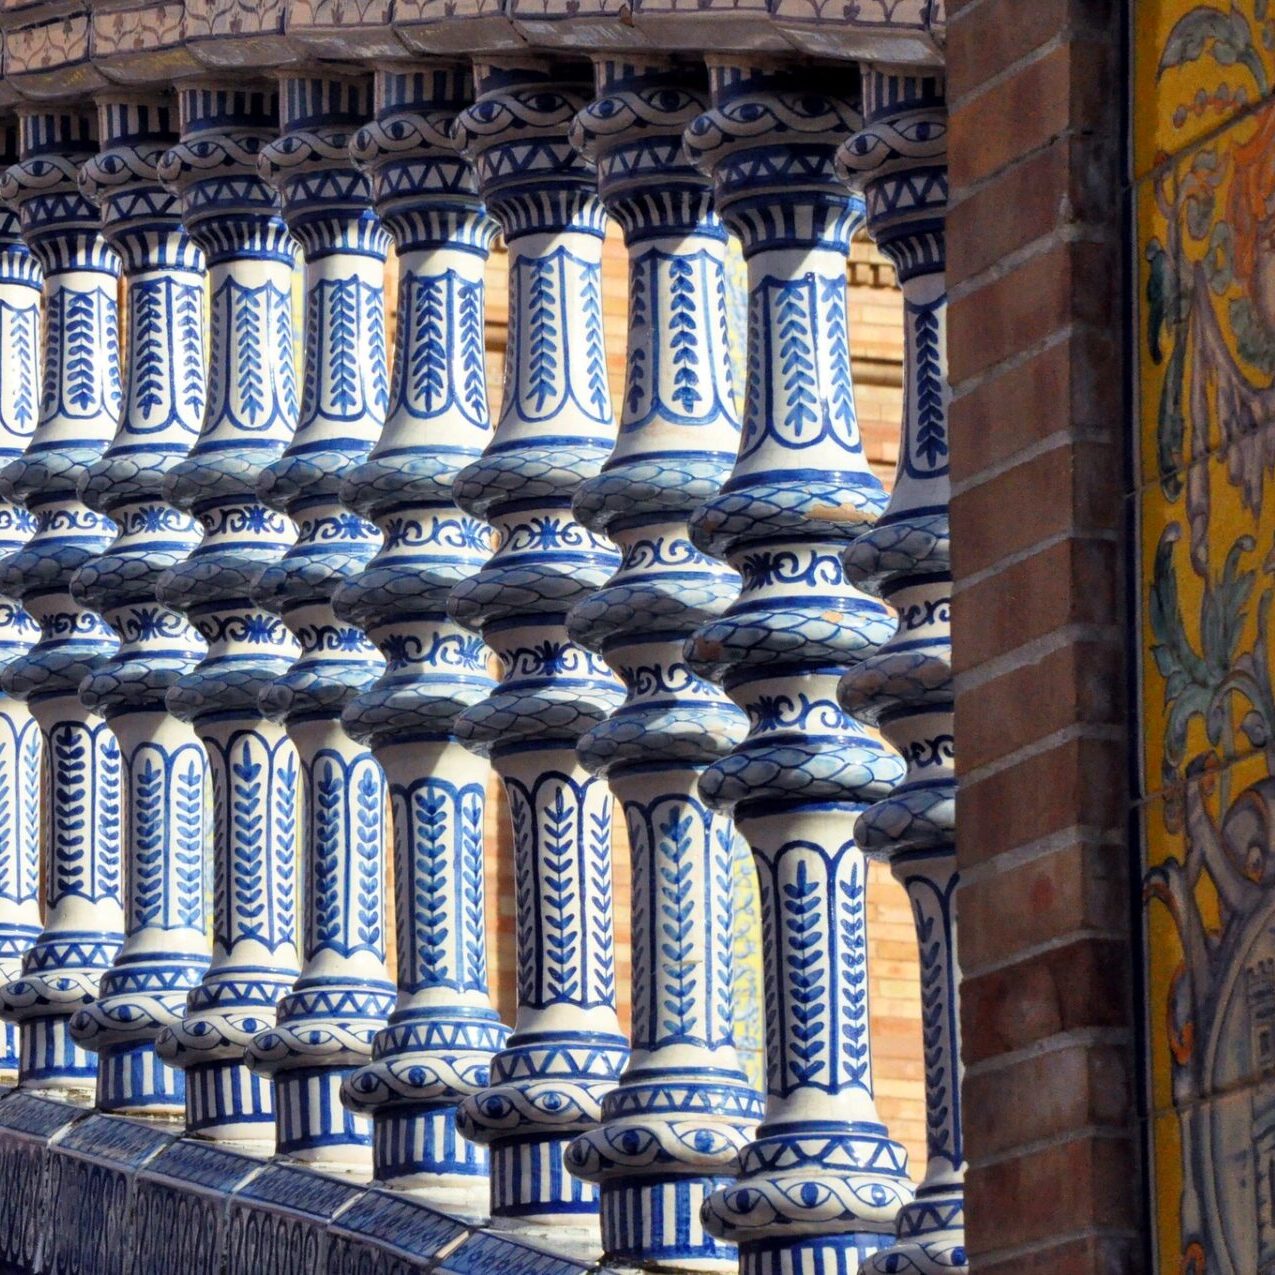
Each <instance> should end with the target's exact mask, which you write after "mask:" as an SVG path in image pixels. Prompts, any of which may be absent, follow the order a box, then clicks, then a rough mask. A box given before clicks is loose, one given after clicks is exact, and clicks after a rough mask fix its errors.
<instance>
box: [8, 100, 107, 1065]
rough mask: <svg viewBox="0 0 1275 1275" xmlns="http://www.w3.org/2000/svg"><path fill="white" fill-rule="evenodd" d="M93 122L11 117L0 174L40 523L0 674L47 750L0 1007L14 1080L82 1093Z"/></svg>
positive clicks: (24, 470)
mask: <svg viewBox="0 0 1275 1275" xmlns="http://www.w3.org/2000/svg"><path fill="white" fill-rule="evenodd" d="M94 125H95V121H94V119H93V118H92V116H90V115H83V114H79V113H77V112H74V111H70V110H63V111H50V112H48V113H44V112H33V113H30V114H26V115H24V116H23V117H22V124H21V128H22V138H21V154H22V159H21V161H20V162H19V163H18V164H15V165H14V166H13V167H11V168H10V169H9V170H8V172H7V173H6V174H5V175H4V178H3V180H2V181H0V198H3V199H4V200H5V202H7V203H8V204H10V206H12V207H14V208H16V209H17V211H18V214H19V218H20V221H21V225H22V234H23V238H24V239H25V241H26V243H27V245H28V247H29V248H30V249H31V251H32V252H33V253H34V255H35V257H36V259H37V260H38V261H39V263H40V265H41V267H42V268H43V271H44V303H45V320H44V381H43V389H42V393H41V396H40V410H39V424H38V425H37V427H36V431H35V434H34V436H33V437H32V439H31V442H30V444H29V446H28V447H27V450H26V451H25V452H24V454H23V455H22V456H21V457H20V458H19V459H17V460H12V461H10V462H9V464H8V465H7V466H6V467H5V468H4V470H3V471H2V472H0V491H2V492H3V495H4V497H5V498H6V499H7V500H9V501H11V502H16V503H18V504H21V505H24V506H26V508H27V509H28V511H29V512H30V513H31V514H32V515H34V517H35V520H36V526H35V532H34V534H33V535H32V537H31V539H30V540H29V541H28V542H27V544H26V545H25V546H24V547H23V548H21V549H19V550H18V551H17V552H16V553H14V554H12V555H11V556H10V557H8V558H6V559H5V560H4V562H3V563H0V592H2V593H3V594H4V596H6V597H9V598H13V599H15V600H17V601H19V602H21V603H22V604H23V606H25V608H26V609H27V611H28V612H29V613H30V614H31V615H32V616H33V617H34V618H35V619H36V620H37V621H38V622H39V624H40V640H39V642H37V643H36V645H35V646H34V647H33V648H32V649H31V650H30V651H28V652H27V653H26V654H25V655H22V656H20V657H19V658H17V659H15V660H11V661H10V662H9V663H8V664H7V666H6V667H5V669H4V672H3V675H0V686H2V687H3V689H4V690H5V692H6V693H7V694H9V695H12V696H16V697H18V698H21V699H24V700H26V702H27V704H28V705H29V706H30V709H31V712H32V714H33V716H34V717H35V719H36V720H37V721H38V722H39V724H40V730H41V733H42V735H43V737H44V741H45V750H46V756H47V758H48V781H47V792H48V801H47V807H46V808H47V810H48V821H47V823H48V831H47V834H46V837H45V855H46V857H45V861H44V873H43V875H44V929H43V931H42V932H41V934H40V936H39V938H38V939H37V940H36V942H35V944H34V945H33V946H32V947H31V948H30V949H29V950H28V951H27V953H26V955H25V956H24V958H23V962H22V970H21V973H20V976H19V977H18V978H16V979H14V980H13V981H11V982H9V983H7V984H6V985H5V986H4V987H3V988H0V1014H3V1016H4V1017H5V1018H7V1019H8V1020H9V1021H10V1022H16V1023H19V1024H20V1053H21V1059H20V1063H19V1082H20V1083H21V1084H23V1085H31V1086H40V1087H47V1088H59V1089H68V1088H78V1087H82V1086H88V1087H91V1086H92V1084H93V1082H94V1079H95V1077H96V1074H97V1059H96V1058H94V1057H93V1055H91V1054H89V1053H87V1052H86V1051H85V1050H83V1049H82V1048H80V1046H78V1045H77V1044H76V1043H75V1042H74V1041H73V1040H72V1039H71V1036H70V1032H69V1026H68V1023H69V1019H70V1017H71V1015H72V1014H73V1013H74V1012H75V1011H76V1010H77V1009H79V1008H80V1007H81V1006H83V1005H86V1004H88V1003H89V1002H90V1001H91V1000H92V999H93V998H94V996H95V995H96V994H97V986H98V982H99V980H100V979H101V977H102V974H103V973H104V972H105V971H106V969H107V968H108V967H109V966H110V964H111V961H112V959H113V957H114V955H115V953H116V950H117V949H118V947H119V944H120V940H121V938H122V932H123V926H124V914H123V880H122V874H121V867H122V865H121V862H120V819H121V807H120V751H119V747H118V745H117V744H116V741H115V737H114V736H113V735H112V734H111V732H110V731H109V730H108V728H107V726H106V723H105V722H104V721H103V720H102V718H101V716H99V715H98V714H97V713H95V712H92V711H91V710H89V709H87V708H85V707H84V706H83V705H82V704H81V702H80V700H79V698H78V696H77V695H76V690H77V688H78V687H79V684H80V682H81V681H82V680H83V678H84V677H85V675H86V674H89V673H91V672H92V671H93V670H94V668H96V667H97V666H98V665H100V664H102V663H103V662H104V661H105V660H106V659H107V658H108V657H109V656H110V655H111V653H112V652H113V651H114V649H115V645H116V643H115V635H114V634H113V633H112V632H111V630H110V629H109V628H108V627H107V625H106V623H105V622H104V621H103V620H102V619H101V618H100V617H99V616H98V615H96V614H94V613H93V612H91V611H88V610H85V609H84V608H83V607H81V606H80V604H79V603H78V602H77V601H76V600H75V599H74V598H73V597H72V595H71V592H70V581H71V577H72V576H73V575H74V574H75V571H76V569H77V568H79V567H80V566H82V565H83V564H84V563H85V562H86V561H87V560H88V559H90V558H92V557H93V556H95V555H96V554H99V553H101V552H102V550H104V549H105V548H106V546H107V544H108V543H109V542H110V539H111V536H112V533H113V531H114V527H113V525H112V523H111V522H110V520H109V519H108V518H106V517H104V516H103V515H101V514H98V513H94V512H93V511H92V510H90V509H89V508H88V507H87V506H86V505H85V504H84V503H83V502H82V501H81V500H80V498H79V496H78V494H77V491H76V487H77V484H78V483H79V482H80V480H81V479H82V478H83V477H84V475H85V474H86V472H87V470H88V468H89V467H90V466H91V465H92V464H93V463H94V462H95V461H96V460H97V459H98V458H99V457H100V456H101V454H102V452H103V451H104V450H105V448H106V445H107V443H108V441H109V440H110V438H111V436H112V435H113V434H114V432H115V425H116V420H117V419H118V416H119V410H120V402H121V384H120V368H119V319H118V314H117V311H116V288H117V280H118V277H119V269H120V263H119V258H118V257H117V256H116V255H115V253H114V251H113V250H112V249H111V248H110V247H109V246H108V245H107V244H106V242H105V241H104V240H103V239H102V237H101V234H100V233H99V215H98V210H97V207H96V206H95V205H94V204H93V203H91V202H90V201H89V200H88V199H86V198H85V197H84V196H83V195H82V194H81V193H80V191H79V188H78V186H77V176H78V170H79V166H80V165H81V164H83V163H85V162H86V161H87V160H89V159H90V158H91V157H92V156H93V154H94V153H95V152H96V150H97V141H96V129H95V127H94Z"/></svg>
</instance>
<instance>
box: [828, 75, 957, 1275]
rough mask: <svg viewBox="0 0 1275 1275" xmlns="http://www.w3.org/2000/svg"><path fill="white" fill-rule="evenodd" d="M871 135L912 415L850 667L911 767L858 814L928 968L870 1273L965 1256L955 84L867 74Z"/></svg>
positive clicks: (863, 561) (870, 709) (876, 227)
mask: <svg viewBox="0 0 1275 1275" xmlns="http://www.w3.org/2000/svg"><path fill="white" fill-rule="evenodd" d="M863 96H864V110H863V114H864V126H863V129H862V130H861V131H860V132H858V133H856V134H855V136H854V137H853V138H850V139H849V140H848V141H847V142H845V143H844V144H843V145H842V147H841V150H840V152H839V156H838V158H839V163H840V166H841V170H842V172H843V174H844V175H845V176H846V177H847V179H848V180H849V181H851V183H852V184H853V185H855V186H856V187H859V188H860V189H862V191H863V194H864V196H865V198H866V201H867V212H868V230H869V232H870V233H871V234H872V236H873V238H874V239H875V240H876V242H877V244H878V245H879V246H880V248H881V250H882V252H884V253H885V254H886V255H887V256H888V257H889V258H890V259H891V260H892V261H893V262H894V266H895V269H896V271H897V272H898V276H899V283H900V286H901V287H902V290H903V318H904V324H905V340H906V346H905V354H904V377H905V381H904V386H905V389H904V420H903V436H902V439H901V443H900V450H899V467H898V473H897V477H896V479H895V484H894V490H893V492H892V494H891V496H890V504H889V506H888V507H887V509H886V511H885V513H884V514H883V515H882V516H881V519H880V520H879V522H878V523H877V525H876V526H875V527H873V528H872V530H871V531H869V532H867V533H866V534H865V535H863V536H860V537H859V538H858V539H856V540H855V541H854V543H853V544H852V545H851V546H850V547H849V548H848V549H847V551H846V553H845V558H844V560H845V566H846V571H847V574H848V575H849V576H850V578H851V579H852V580H854V581H855V582H856V583H857V584H858V585H859V586H860V587H861V588H864V589H867V590H870V591H871V592H873V593H878V594H880V595H881V596H882V597H884V598H885V600H886V601H887V602H889V604H890V606H891V607H893V609H894V610H895V612H896V613H897V615H898V629H897V631H896V632H895V634H894V636H893V637H892V638H891V639H890V640H889V642H887V643H886V644H885V645H884V646H883V647H882V648H881V649H880V650H879V651H878V652H877V653H876V654H875V655H873V656H871V657H869V658H868V659H866V660H864V661H863V662H862V663H860V664H857V665H856V666H854V667H853V668H852V669H851V670H850V671H849V672H848V673H847V674H846V676H845V678H844V679H843V680H842V683H841V702H842V703H843V704H844V705H845V707H846V708H847V709H849V710H850V712H852V713H854V714H855V716H856V717H858V718H859V719H860V720H861V721H865V722H869V723H871V724H873V725H876V726H878V727H879V728H880V729H881V731H882V733H883V734H884V735H885V737H886V738H887V739H888V740H889V741H890V743H891V744H893V745H894V746H895V747H896V748H897V749H898V750H899V751H900V753H902V755H903V756H904V758H905V759H906V760H907V765H908V770H907V774H906V775H905V776H904V779H903V782H902V783H901V784H900V785H899V786H898V788H896V789H895V790H894V792H893V793H891V794H890V795H889V796H888V797H887V798H885V799H884V800H883V801H880V802H877V803H876V804H875V805H872V806H869V807H868V809H867V810H866V811H864V813H863V814H862V815H861V816H860V817H859V822H858V824H857V825H856V827H855V836H856V838H857V840H858V842H859V844H860V845H861V846H862V847H863V849H864V851H865V852H866V853H868V854H874V855H883V856H888V858H889V862H890V865H891V869H892V871H893V873H894V875H895V876H896V877H897V878H898V879H899V880H900V881H901V882H902V883H903V885H904V886H905V887H906V888H907V891H908V896H909V898H910V899H911V901H912V910H913V914H914V915H915V917H916V924H917V939H918V943H919V948H920V959H921V1007H922V1009H921V1012H922V1015H923V1023H922V1035H923V1040H924V1047H925V1082H926V1151H927V1159H926V1173H925V1180H924V1181H923V1182H922V1183H921V1185H920V1187H919V1188H918V1190H917V1194H916V1199H915V1201H913V1202H912V1203H910V1204H907V1205H905V1206H904V1207H903V1208H902V1209H901V1210H900V1211H899V1222H898V1239H897V1241H896V1243H895V1244H894V1245H893V1246H891V1247H889V1248H887V1249H884V1250H882V1251H881V1252H878V1253H876V1254H874V1255H873V1256H872V1257H871V1258H870V1259H869V1260H868V1262H867V1263H866V1264H865V1266H864V1270H865V1271H870V1272H872V1273H873V1275H892V1273H893V1272H895V1271H899V1270H914V1271H919V1272H931V1271H934V1272H939V1271H943V1272H959V1271H963V1270H965V1269H967V1267H966V1259H965V1248H964V1244H965V1233H964V1221H965V1217H964V1213H965V1187H964V1179H965V1154H964V1150H963V1139H962V1132H961V1067H960V1058H961V1051H960V1004H959V988H958V974H957V963H956V929H955V926H956V917H955V911H954V906H953V904H954V901H955V896H956V888H957V882H958V877H957V872H956V836H955V833H956V830H955V820H956V778H955V747H954V740H953V733H952V709H953V699H954V688H953V684H952V643H951V631H950V612H951V598H952V568H951V554H950V545H949V535H948V515H947V507H948V494H949V478H948V428H947V403H948V397H949V389H948V382H947V339H946V338H947V291H946V286H945V282H944V273H943V271H944V255H945V254H944V231H943V225H944V214H945V213H946V210H947V166H946V161H947V154H946V142H947V112H946V106H945V102H944V98H943V82H942V80H941V79H938V78H934V77H923V76H913V75H908V74H903V73H892V72H890V71H888V70H877V69H874V68H868V69H866V70H865V72H864V81H863Z"/></svg>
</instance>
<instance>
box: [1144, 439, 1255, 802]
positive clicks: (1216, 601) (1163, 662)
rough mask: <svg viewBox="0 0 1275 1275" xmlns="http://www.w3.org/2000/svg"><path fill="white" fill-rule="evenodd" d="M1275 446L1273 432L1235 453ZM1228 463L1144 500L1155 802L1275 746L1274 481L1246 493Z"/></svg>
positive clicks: (1147, 777)
mask: <svg viewBox="0 0 1275 1275" xmlns="http://www.w3.org/2000/svg"><path fill="white" fill-rule="evenodd" d="M1250 445H1251V446H1252V447H1254V448H1256V449H1259V450H1260V449H1264V448H1270V447H1275V425H1271V426H1267V427H1266V428H1265V429H1264V430H1262V431H1261V432H1260V434H1257V435H1252V436H1250V438H1249V440H1248V441H1247V442H1246V443H1245V444H1244V445H1243V447H1241V449H1240V450H1241V458H1242V456H1243V455H1246V454H1247V452H1246V448H1247V447H1248V446H1250ZM1246 481H1247V478H1246V477H1245V475H1244V473H1243V472H1242V473H1241V474H1240V477H1239V480H1237V472H1236V463H1235V457H1234V456H1232V455H1230V454H1229V453H1222V454H1218V455H1214V456H1210V457H1208V458H1207V459H1205V460H1204V461H1202V462H1200V463H1198V464H1196V465H1193V466H1192V467H1191V468H1190V469H1188V470H1187V471H1186V472H1185V473H1184V474H1183V475H1181V486H1180V491H1179V493H1178V495H1177V497H1176V498H1175V499H1174V500H1172V501H1168V500H1166V499H1165V496H1164V493H1163V491H1162V489H1161V487H1160V486H1159V485H1158V484H1157V485H1153V486H1151V487H1147V488H1144V489H1143V491H1142V492H1141V494H1140V496H1139V502H1140V508H1139V531H1138V542H1139V566H1138V602H1139V624H1140V626H1141V629H1140V633H1141V635H1140V642H1139V646H1140V651H1139V664H1140V668H1139V677H1140V685H1141V690H1140V699H1141V710H1142V711H1141V732H1140V733H1141V741H1142V758H1141V770H1142V775H1141V780H1140V788H1141V791H1142V793H1143V794H1146V795H1150V794H1154V793H1156V792H1159V791H1161V790H1163V789H1165V788H1166V787H1171V786H1172V785H1174V784H1175V783H1178V782H1180V781H1181V780H1182V779H1183V777H1185V776H1186V775H1187V774H1188V773H1189V772H1190V771H1191V770H1192V769H1199V768H1201V767H1205V766H1210V767H1216V766H1221V765H1225V764H1226V763H1228V762H1230V761H1231V760H1233V759H1234V758H1237V757H1242V756H1244V755H1246V754H1250V753H1253V752H1255V751H1260V750H1263V749H1266V748H1268V747H1275V689H1273V686H1272V680H1273V679H1272V647H1271V643H1272V640H1273V638H1275V635H1272V633H1271V632H1270V630H1271V628H1272V626H1275V615H1273V614H1272V611H1273V608H1275V499H1272V498H1271V497H1270V489H1271V487H1272V485H1273V484H1275V476H1272V475H1271V474H1269V473H1267V472H1266V471H1265V469H1264V467H1262V466H1259V467H1258V469H1257V476H1256V479H1255V481H1254V483H1253V486H1252V488H1251V490H1247V491H1246V489H1245V482H1246Z"/></svg>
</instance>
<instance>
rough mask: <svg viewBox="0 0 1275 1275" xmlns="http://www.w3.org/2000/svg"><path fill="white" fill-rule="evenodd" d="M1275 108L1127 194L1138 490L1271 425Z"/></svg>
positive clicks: (1238, 453)
mask: <svg viewBox="0 0 1275 1275" xmlns="http://www.w3.org/2000/svg"><path fill="white" fill-rule="evenodd" d="M1272 190H1275V102H1271V103H1268V104H1267V105H1266V106H1264V107H1263V108H1262V109H1261V110H1260V111H1256V112H1254V113H1252V114H1250V115H1246V116H1244V117H1243V118H1241V119H1238V120H1236V121H1234V123H1232V124H1231V125H1230V126H1229V127H1228V128H1227V129H1226V130H1225V131H1224V132H1222V133H1220V134H1218V135H1217V136H1215V137H1211V138H1209V139H1208V140H1207V141H1206V142H1203V143H1201V144H1200V145H1199V146H1197V147H1196V148H1195V149H1193V150H1191V151H1190V152H1188V153H1187V154H1185V155H1182V156H1180V157H1179V158H1178V159H1177V160H1176V161H1175V162H1174V163H1173V164H1172V165H1171V166H1170V167H1167V168H1165V169H1162V170H1161V171H1159V172H1157V173H1156V174H1155V175H1153V176H1151V177H1148V178H1145V179H1144V180H1143V181H1141V182H1140V183H1139V184H1138V187H1137V191H1136V195H1135V198H1136V209H1137V235H1138V243H1137V252H1136V254H1135V256H1136V262H1137V267H1138V275H1137V291H1136V294H1135V303H1136V306H1135V324H1136V328H1135V334H1136V337H1137V342H1138V395H1137V398H1138V421H1139V430H1140V436H1141V442H1140V445H1139V449H1138V452H1139V466H1138V468H1139V476H1138V478H1139V484H1140V485H1141V486H1144V487H1145V486H1150V485H1152V484H1159V485H1160V486H1161V488H1162V489H1163V491H1164V493H1165V498H1166V499H1167V500H1176V499H1177V498H1178V497H1179V496H1180V495H1181V488H1182V483H1181V478H1180V474H1181V472H1182V471H1183V470H1184V469H1185V468H1186V467H1188V466H1189V465H1191V464H1192V463H1193V462H1195V461H1198V460H1201V459H1203V457H1204V456H1205V455H1208V454H1210V453H1212V452H1215V451H1222V450H1225V451H1227V452H1228V454H1229V456H1230V458H1231V462H1232V465H1233V467H1237V468H1238V467H1240V466H1243V467H1244V471H1245V472H1244V473H1243V475H1242V477H1243V480H1244V482H1245V483H1246V484H1247V488H1246V490H1248V489H1251V488H1252V487H1253V485H1254V483H1255V482H1256V481H1257V479H1258V474H1257V469H1256V467H1257V466H1258V464H1259V463H1265V462H1269V461H1270V460H1273V459H1275V457H1272V456H1270V455H1261V456H1259V455H1256V454H1252V453H1248V452H1246V451H1245V450H1244V447H1243V439H1244V437H1245V436H1246V435H1248V434H1250V433H1251V432H1252V431H1253V430H1254V429H1255V428H1256V427H1257V426H1259V425H1261V424H1264V423H1265V422H1267V421H1270V420H1272V419H1275V251H1273V250H1272V248H1273V245H1275V204H1273V203H1272V201H1271V192H1272Z"/></svg>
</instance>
